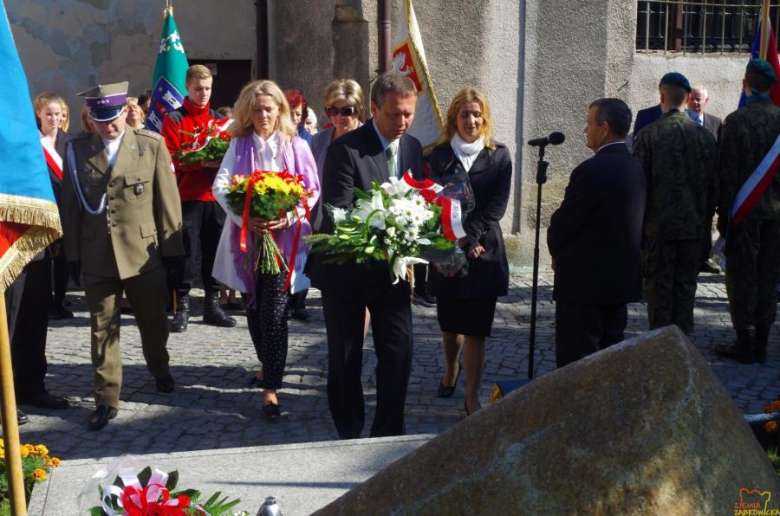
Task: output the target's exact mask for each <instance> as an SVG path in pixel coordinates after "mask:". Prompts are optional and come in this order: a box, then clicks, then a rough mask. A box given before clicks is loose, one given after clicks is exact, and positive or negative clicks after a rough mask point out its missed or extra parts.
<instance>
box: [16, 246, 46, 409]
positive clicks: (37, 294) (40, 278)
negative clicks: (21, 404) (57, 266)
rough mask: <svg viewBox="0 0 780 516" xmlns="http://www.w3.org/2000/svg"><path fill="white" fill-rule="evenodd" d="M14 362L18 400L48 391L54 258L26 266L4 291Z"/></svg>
mask: <svg viewBox="0 0 780 516" xmlns="http://www.w3.org/2000/svg"><path fill="white" fill-rule="evenodd" d="M5 296H6V306H7V311H8V329H9V334H10V337H11V363H12V364H13V371H14V388H15V390H16V396H17V397H25V396H34V395H37V394H41V393H44V392H46V387H45V386H44V379H45V378H46V369H47V367H48V364H47V362H46V334H47V332H48V325H49V305H50V303H51V258H50V257H49V256H48V255H46V257H45V258H43V259H42V260H36V261H32V262H30V263H28V264H27V267H25V269H24V272H22V273H21V274H20V275H19V276H18V277H17V278H16V281H14V283H13V285H11V286H10V287H9V288H8V289H7V290H6V292H5Z"/></svg>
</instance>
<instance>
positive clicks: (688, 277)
mask: <svg viewBox="0 0 780 516" xmlns="http://www.w3.org/2000/svg"><path fill="white" fill-rule="evenodd" d="M660 92H661V108H662V109H663V112H664V114H663V117H662V118H661V119H660V120H658V121H656V122H654V123H652V124H650V125H648V126H647V127H645V128H644V129H642V131H640V132H639V134H638V135H637V140H636V143H635V144H634V156H635V157H636V158H637V159H638V160H639V162H640V163H641V165H642V168H643V169H644V172H645V176H646V178H647V207H646V209H645V224H644V235H643V237H644V242H643V250H642V276H643V284H642V286H643V290H644V295H645V298H646V299H647V315H648V318H649V320H650V328H651V329H654V328H660V327H662V326H667V325H670V324H676V325H677V326H678V327H679V328H680V329H681V330H682V331H683V332H685V333H686V334H690V333H691V332H692V331H693V305H694V301H695V297H696V275H697V273H698V270H699V261H700V260H699V252H700V248H701V235H703V234H704V228H705V225H706V224H707V221H708V220H711V219H710V218H711V217H712V214H713V213H714V211H715V203H716V196H717V180H716V177H715V174H714V173H713V171H714V167H715V157H716V148H715V139H714V138H713V137H712V135H711V134H710V133H709V132H708V131H707V130H706V129H704V128H703V127H701V126H700V125H699V124H697V123H696V122H694V121H693V120H691V118H690V117H689V116H688V115H687V114H686V113H685V105H686V104H687V102H688V98H689V97H690V92H691V85H690V83H689V82H688V79H686V78H685V76H684V75H682V74H680V73H676V72H672V73H668V74H666V75H664V77H663V78H662V79H661V84H660Z"/></svg>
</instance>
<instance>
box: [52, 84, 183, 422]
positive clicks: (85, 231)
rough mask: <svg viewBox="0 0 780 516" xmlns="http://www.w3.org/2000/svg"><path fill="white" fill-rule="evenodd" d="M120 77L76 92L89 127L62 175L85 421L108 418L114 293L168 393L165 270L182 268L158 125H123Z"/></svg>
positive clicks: (112, 397)
mask: <svg viewBox="0 0 780 516" xmlns="http://www.w3.org/2000/svg"><path fill="white" fill-rule="evenodd" d="M127 86H128V84H127V83H126V82H124V83H119V84H108V85H104V86H97V87H95V88H93V89H91V90H89V91H85V92H83V93H81V94H80V95H81V96H83V97H85V99H86V105H87V108H88V115H89V118H90V121H91V126H92V129H93V131H94V132H93V133H86V134H84V135H81V136H79V137H77V138H75V139H73V140H71V142H70V145H69V147H68V149H67V152H66V162H65V167H64V176H63V180H62V227H63V230H64V235H65V247H66V252H67V256H68V260H69V266H70V268H71V276H72V277H73V279H74V281H75V282H76V283H77V284H78V283H79V281H80V279H79V278H80V275H83V278H84V293H85V296H86V300H87V305H88V306H89V311H90V323H91V327H92V366H93V368H94V395H95V404H96V406H97V409H96V410H95V412H94V413H93V414H92V416H91V417H90V418H89V428H90V429H91V430H99V429H101V428H103V427H104V426H106V425H107V424H108V422H109V420H111V419H113V418H114V417H116V414H117V410H118V409H119V393H120V390H121V387H122V361H121V353H120V349H119V327H120V324H119V318H120V314H119V300H120V299H121V298H122V293H123V292H124V293H126V295H127V299H128V300H129V301H130V304H131V305H132V307H133V309H134V311H135V318H136V321H137V322H138V330H139V331H140V333H141V346H142V347H143V352H144V358H145V359H146V364H147V366H148V368H149V371H150V372H151V373H152V375H153V376H154V377H155V378H156V383H157V390H159V391H161V392H171V391H173V388H174V381H173V378H172V377H171V374H170V370H169V367H168V361H169V357H168V351H167V350H166V344H167V341H168V321H167V317H166V313H165V308H166V306H167V304H168V291H167V288H166V272H167V273H168V274H169V275H174V276H176V275H178V274H180V271H182V269H183V256H184V247H183V244H182V219H181V204H180V202H179V192H178V189H177V188H176V179H175V178H174V176H173V172H172V169H171V156H170V154H169V153H168V149H167V148H166V147H165V144H164V143H163V141H162V137H161V136H160V135H158V134H157V133H154V132H151V131H147V130H145V129H132V128H130V127H127V126H126V124H125V119H126V117H127V109H126V107H125V102H126V99H127Z"/></svg>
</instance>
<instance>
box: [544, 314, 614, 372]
mask: <svg viewBox="0 0 780 516" xmlns="http://www.w3.org/2000/svg"><path fill="white" fill-rule="evenodd" d="M627 321H628V308H627V306H626V304H625V303H617V304H612V305H593V304H588V303H582V302H578V301H556V302H555V360H556V364H557V366H558V367H563V366H565V365H566V364H569V363H571V362H575V361H577V360H579V359H581V358H583V357H586V356H588V355H591V354H593V353H595V352H597V351H599V350H602V349H604V348H607V347H609V346H611V345H612V344H616V343H618V342H621V341H623V332H624V331H625V329H626V323H627Z"/></svg>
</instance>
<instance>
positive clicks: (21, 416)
mask: <svg viewBox="0 0 780 516" xmlns="http://www.w3.org/2000/svg"><path fill="white" fill-rule="evenodd" d="M29 422H30V418H29V417H27V414H25V413H24V412H22V410H21V409H16V424H17V425H18V426H22V425H26V424H27V423H29Z"/></svg>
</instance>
